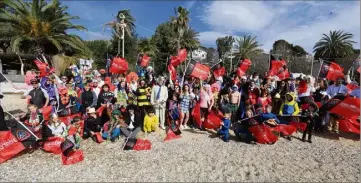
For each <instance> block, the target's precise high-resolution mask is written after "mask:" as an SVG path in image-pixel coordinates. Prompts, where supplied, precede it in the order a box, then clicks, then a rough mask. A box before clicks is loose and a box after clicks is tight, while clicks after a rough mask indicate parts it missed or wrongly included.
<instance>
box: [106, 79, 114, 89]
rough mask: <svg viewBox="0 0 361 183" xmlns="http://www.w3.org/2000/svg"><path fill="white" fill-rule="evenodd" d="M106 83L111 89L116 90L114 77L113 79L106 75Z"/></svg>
mask: <svg viewBox="0 0 361 183" xmlns="http://www.w3.org/2000/svg"><path fill="white" fill-rule="evenodd" d="M104 83H105V84H107V85H108V86H109V90H110V91H114V90H115V86H114V85H113V83H112V79H111V78H110V77H105V79H104Z"/></svg>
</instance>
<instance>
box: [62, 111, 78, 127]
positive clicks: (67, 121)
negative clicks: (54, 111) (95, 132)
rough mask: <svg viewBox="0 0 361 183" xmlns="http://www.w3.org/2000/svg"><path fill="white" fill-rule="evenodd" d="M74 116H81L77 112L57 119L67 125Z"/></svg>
mask: <svg viewBox="0 0 361 183" xmlns="http://www.w3.org/2000/svg"><path fill="white" fill-rule="evenodd" d="M76 116H78V117H81V115H80V113H77V114H72V115H69V116H63V117H59V120H60V121H61V122H63V123H64V124H65V125H66V126H68V125H69V124H70V123H71V121H72V120H73V118H75V117H76Z"/></svg>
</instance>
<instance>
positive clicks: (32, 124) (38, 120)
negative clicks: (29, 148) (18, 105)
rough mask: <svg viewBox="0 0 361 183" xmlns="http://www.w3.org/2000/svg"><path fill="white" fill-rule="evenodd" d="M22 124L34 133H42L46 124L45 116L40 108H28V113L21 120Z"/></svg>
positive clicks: (30, 106)
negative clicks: (43, 125) (44, 123)
mask: <svg viewBox="0 0 361 183" xmlns="http://www.w3.org/2000/svg"><path fill="white" fill-rule="evenodd" d="M19 120H20V121H21V122H24V124H25V125H26V126H27V127H28V128H29V129H30V130H31V131H32V132H34V133H37V132H40V130H41V127H42V124H43V122H44V116H43V114H42V113H40V112H39V110H38V107H37V106H36V105H34V104H30V105H29V106H28V112H27V113H26V114H25V115H24V116H23V117H21V118H19Z"/></svg>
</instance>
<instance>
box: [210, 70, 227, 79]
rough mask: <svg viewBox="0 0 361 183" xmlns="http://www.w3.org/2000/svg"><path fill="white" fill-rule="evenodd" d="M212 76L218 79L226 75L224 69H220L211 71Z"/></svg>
mask: <svg viewBox="0 0 361 183" xmlns="http://www.w3.org/2000/svg"><path fill="white" fill-rule="evenodd" d="M213 74H214V76H215V77H216V78H218V77H220V76H223V75H224V74H226V69H225V68H224V67H220V68H218V69H215V70H213Z"/></svg>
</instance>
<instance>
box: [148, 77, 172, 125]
mask: <svg viewBox="0 0 361 183" xmlns="http://www.w3.org/2000/svg"><path fill="white" fill-rule="evenodd" d="M164 81H165V79H164V77H159V78H158V80H157V84H156V85H154V86H153V87H152V93H151V97H150V102H151V104H152V105H153V107H154V109H155V115H156V116H158V118H159V122H160V128H161V129H163V130H164V129H165V126H164V125H165V111H166V105H167V99H168V89H167V87H166V86H164Z"/></svg>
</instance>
